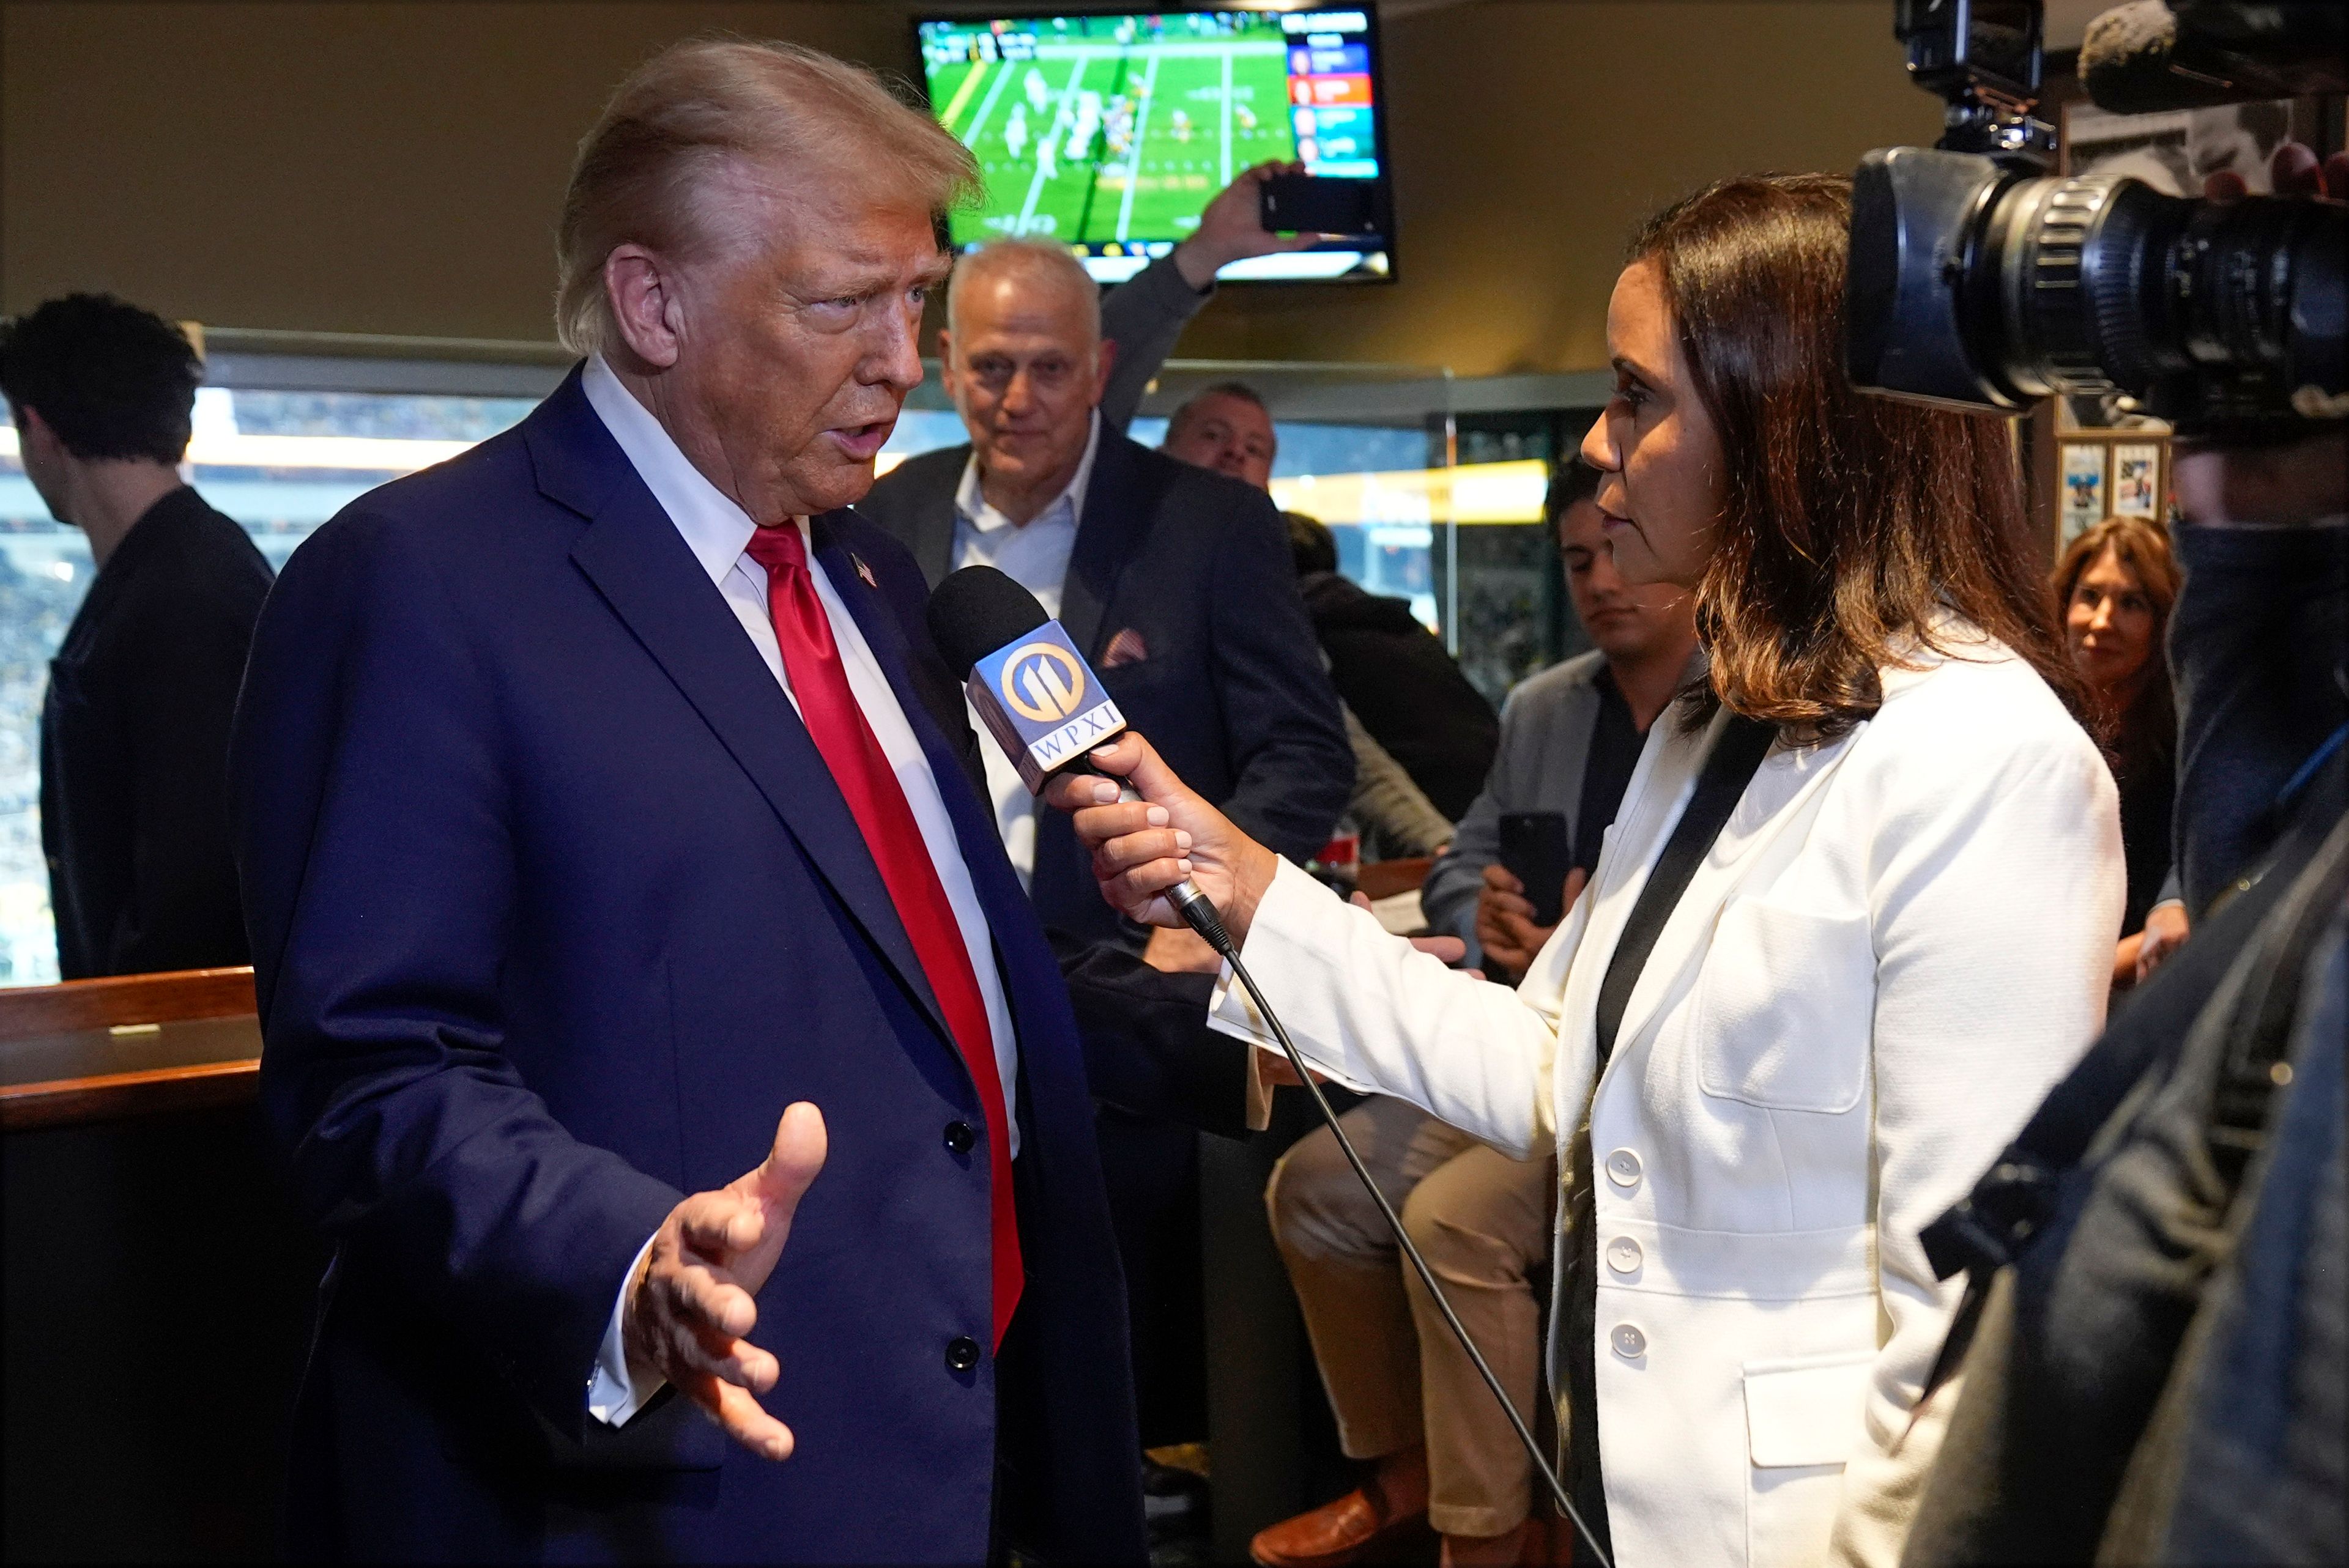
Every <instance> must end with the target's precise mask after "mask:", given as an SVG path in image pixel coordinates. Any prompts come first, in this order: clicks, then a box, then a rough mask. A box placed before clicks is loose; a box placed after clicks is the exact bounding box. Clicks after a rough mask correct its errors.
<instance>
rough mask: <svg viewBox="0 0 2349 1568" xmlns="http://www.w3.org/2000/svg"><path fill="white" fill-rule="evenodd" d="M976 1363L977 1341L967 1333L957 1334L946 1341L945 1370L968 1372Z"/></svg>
mask: <svg viewBox="0 0 2349 1568" xmlns="http://www.w3.org/2000/svg"><path fill="white" fill-rule="evenodd" d="M976 1366H978V1340H976V1339H973V1338H972V1337H971V1336H969V1335H968V1334H957V1335H956V1336H954V1337H953V1338H952V1339H949V1340H947V1371H949V1372H968V1371H969V1370H970V1369H971V1368H972V1367H976Z"/></svg>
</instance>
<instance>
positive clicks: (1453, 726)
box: [1298, 572, 1501, 822]
mask: <svg viewBox="0 0 2349 1568" xmlns="http://www.w3.org/2000/svg"><path fill="white" fill-rule="evenodd" d="M1298 586H1299V589H1300V590H1301V591H1302V592H1303V593H1304V595H1305V611H1306V614H1309V615H1310V616H1312V618H1313V631H1314V634H1315V635H1317V636H1319V638H1320V639H1321V651H1322V652H1323V653H1325V654H1328V655H1330V679H1331V680H1332V681H1334V682H1335V683H1337V686H1338V695H1339V696H1341V697H1343V698H1344V699H1345V701H1346V706H1347V707H1350V708H1352V709H1353V710H1354V717H1357V718H1359V719H1361V721H1362V727H1363V728H1364V729H1367V730H1369V731H1370V732H1371V739H1373V740H1375V741H1377V742H1378V743H1379V744H1380V745H1381V746H1383V747H1385V748H1386V749H1387V753H1388V755H1390V756H1392V758H1394V759H1395V760H1396V761H1397V762H1400V763H1402V768H1403V771H1404V772H1406V773H1408V774H1410V775H1411V779H1412V782H1413V783H1414V784H1416V785H1418V786H1419V788H1420V789H1421V791H1422V792H1423V794H1425V795H1426V796H1427V798H1428V799H1430V800H1432V801H1433V802H1434V803H1435V809H1436V810H1439V811H1441V812H1443V813H1444V816H1445V817H1447V818H1449V819H1450V820H1453V821H1454V822H1457V821H1458V820H1460V819H1461V818H1462V817H1464V816H1465V815H1466V814H1467V811H1468V808H1469V806H1470V805H1471V804H1472V803H1473V802H1474V801H1475V799H1476V791H1477V790H1479V789H1483V788H1484V786H1485V774H1486V773H1487V772H1488V771H1490V770H1491V769H1492V766H1493V754H1494V752H1495V750H1496V749H1498V748H1499V746H1500V743H1501V720H1500V716H1499V715H1497V714H1495V712H1494V711H1493V705H1492V704H1491V703H1489V702H1486V701H1485V695H1484V694H1483V693H1482V692H1480V691H1478V690H1477V689H1476V688H1475V686H1470V685H1469V684H1468V677H1467V676H1464V675H1462V674H1461V673H1460V666H1459V665H1456V664H1454V663H1453V662H1452V655H1450V654H1447V653H1445V652H1444V645H1443V644H1442V643H1440V642H1438V641H1437V640H1436V639H1435V636H1434V634H1433V633H1431V632H1430V631H1429V630H1428V629H1427V628H1426V627H1425V626H1423V625H1421V624H1419V617H1417V616H1416V615H1413V614H1412V613H1411V604H1410V603H1409V602H1408V601H1406V600H1402V599H1389V598H1383V597H1381V596H1380V595H1378V594H1375V593H1371V592H1369V591H1368V590H1366V589H1364V588H1362V587H1361V586H1360V585H1359V584H1357V583H1353V582H1350V581H1349V580H1348V579H1346V578H1344V577H1340V575H1339V574H1338V573H1335V572H1316V573H1312V574H1310V575H1309V576H1308V577H1306V578H1304V579H1303V580H1302V581H1301V582H1300V583H1299V584H1298Z"/></svg>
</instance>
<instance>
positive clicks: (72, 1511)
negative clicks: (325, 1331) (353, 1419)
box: [0, 969, 324, 1563]
mask: <svg viewBox="0 0 2349 1568" xmlns="http://www.w3.org/2000/svg"><path fill="white" fill-rule="evenodd" d="M260 1055H261V1035H260V1030H259V1026H258V1023H257V1021H256V1019H255V1018H254V997H253V972H252V971H251V970H249V969H213V970H193V971H190V972H187V973H183V974H177V975H138V976H130V977H126V978H123V979H117V980H88V981H77V982H73V983H70V984H67V985H48V986H41V987H38V988H26V989H22V990H0V1198H5V1203H0V1264H5V1266H4V1267H0V1315H5V1322H6V1325H7V1333H6V1336H5V1346H0V1418H5V1426H4V1427H0V1452H4V1453H5V1463H4V1464H0V1536H5V1539H0V1557H5V1560H6V1561H8V1562H11V1563H33V1562H58V1561H114V1562H156V1561H169V1562H182V1563H185V1562H250V1561H255V1560H263V1559H268V1558H273V1557H275V1556H277V1555H278V1554H279V1526H278V1520H279V1518H280V1516H281V1513H282V1499H283V1496H284V1491H285V1461H286V1443H287V1435H288V1429H289V1428H288V1421H289V1418H290V1416H291V1413H292V1410H293V1403H294V1389H295V1382H296V1380H297V1378H298V1377H299V1375H300V1371H301V1366H302V1358H303V1355H304V1353H305V1344H306V1338H305V1336H306V1331H307V1326H308V1319H309V1314H310V1300H311V1297H312V1295H313V1294H314V1292H315V1291H316V1285H317V1280H318V1276H319V1273H320V1269H321V1265H322V1263H323V1261H324V1259H323V1252H322V1249H321V1248H320V1247H319V1245H318V1243H317V1242H316V1239H315V1237H314V1235H313V1233H312V1232H311V1230H310V1228H309V1227H308V1225H307V1224H305V1222H303V1220H302V1219H301V1217H300V1216H299V1215H297V1214H296V1213H295V1212H294V1209H293V1205H292V1204H291V1203H290V1202H288V1201H287V1199H286V1195H285V1185H284V1181H283V1179H282V1177H281V1175H280V1172H279V1162H278V1155H277V1153H276V1151H275V1150H274V1149H273V1148H272V1147H271V1144H270V1140H269V1139H268V1137H267V1136H266V1135H265V1133H264V1129H263V1126H262V1122H261V1117H260V1113H259V1107H258V1105H257V1104H256V1103H255V1089H256V1087H257V1083H258V1068H259V1057H260Z"/></svg>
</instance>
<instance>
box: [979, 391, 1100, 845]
mask: <svg viewBox="0 0 2349 1568" xmlns="http://www.w3.org/2000/svg"><path fill="white" fill-rule="evenodd" d="M1100 450H1101V410H1100V409H1098V408H1096V409H1094V410H1093V415H1092V431H1091V433H1090V434H1088V435H1087V436H1086V437H1085V455H1084V456H1083V457H1082V458H1081V459H1078V460H1077V471H1076V474H1075V475H1074V477H1072V478H1071V480H1069V488H1068V489H1066V490H1062V491H1061V493H1060V494H1059V495H1057V496H1055V497H1053V498H1052V503H1051V504H1050V506H1047V507H1046V508H1045V509H1044V510H1043V511H1040V512H1038V513H1037V514H1036V515H1035V516H1034V517H1032V518H1030V519H1029V520H1028V521H1026V522H1014V521H1011V520H1010V519H1009V518H1008V517H1006V516H1004V515H1003V514H1002V513H1001V512H999V511H996V510H995V508H994V506H993V505H992V504H990V503H989V502H988V499H987V496H986V493H985V491H984V490H981V489H980V486H979V475H978V453H977V452H976V451H974V452H972V453H971V455H970V461H969V462H968V463H966V464H964V465H963V470H962V483H961V485H960V486H958V487H957V489H956V490H955V531H954V569H955V570H956V571H957V572H959V571H961V570H962V569H963V568H964V567H966V566H992V567H994V568H995V569H996V570H997V571H998V572H1000V573H1003V574H1004V575H1005V576H1006V577H1009V578H1010V579H1011V580H1012V581H1013V582H1014V583H1019V586H1021V587H1022V588H1025V589H1027V590H1028V592H1030V593H1033V594H1035V595H1036V602H1037V603H1039V604H1041V605H1043V606H1044V614H1047V615H1050V616H1051V617H1052V618H1053V619H1054V620H1056V621H1057V620H1059V619H1060V618H1061V584H1062V583H1065V582H1067V581H1068V576H1069V555H1070V552H1071V551H1073V550H1075V549H1076V546H1077V524H1078V522H1079V521H1081V520H1082V519H1083V517H1084V514H1085V491H1086V490H1087V489H1089V488H1090V487H1091V486H1092V480H1093V456H1094V454H1095V453H1097V452H1099V451H1100ZM970 727H971V729H972V730H973V731H974V732H975V733H977V734H978V735H982V736H983V735H986V734H987V733H988V730H987V726H986V724H985V722H984V721H983V720H981V719H980V718H979V717H978V713H977V711H976V710H974V711H973V712H972V714H971V716H970ZM978 749H979V754H980V755H981V756H982V757H984V758H986V760H987V790H988V794H989V795H990V796H992V797H993V798H994V800H995V827H996V831H997V832H998V833H999V835H1000V836H1001V837H1002V840H1003V851H1004V853H1005V854H1007V855H1009V856H1010V857H1011V865H1012V869H1013V870H1015V871H1017V872H1019V883H1020V885H1021V886H1022V887H1025V886H1027V885H1028V882H1029V881H1030V878H1031V877H1032V876H1033V875H1034V874H1035V870H1036V797H1034V796H1033V795H1030V793H1028V786H1027V785H1026V784H1025V783H1023V782H1021V781H1020V778H1019V769H1017V768H1014V767H1013V766H1012V765H1011V759H1010V758H1008V757H1006V756H1005V755H1004V754H1003V748H1001V747H999V746H981V747H980V748H978Z"/></svg>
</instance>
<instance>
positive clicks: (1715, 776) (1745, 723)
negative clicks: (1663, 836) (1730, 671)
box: [1599, 714, 1778, 1067]
mask: <svg viewBox="0 0 2349 1568" xmlns="http://www.w3.org/2000/svg"><path fill="white" fill-rule="evenodd" d="M1777 734H1778V731H1777V727H1775V725H1768V724H1764V723H1762V722H1761V721H1760V720H1758V719H1752V718H1746V717H1742V716H1739V715H1735V714H1733V715H1731V716H1730V719H1729V724H1728V727H1726V728H1724V729H1723V731H1722V733H1721V738H1720V739H1718V740H1716V741H1714V742H1713V751H1712V754H1711V755H1709V756H1708V757H1706V758H1705V759H1704V770H1703V771H1702V772H1701V773H1699V774H1698V775H1697V780H1696V792H1695V793H1694V794H1692V795H1691V796H1690V797H1689V803H1688V809H1687V810H1684V811H1682V813H1681V820H1680V822H1679V823H1678V825H1676V826H1675V827H1674V828H1673V829H1672V836H1671V838H1670V839H1669V840H1667V841H1665V843H1664V852H1663V853H1662V854H1661V855H1659V856H1658V857H1657V858H1656V864H1655V869H1654V870H1652V871H1651V872H1649V873H1648V882H1647V885H1646V886H1645V887H1642V888H1641V889H1640V899H1639V902H1638V903H1634V904H1633V905H1632V906H1631V918H1630V920H1629V921H1627V922H1626V923H1624V926H1623V934H1622V936H1621V937H1620V938H1619V940H1618V941H1617V942H1616V944H1615V955H1614V956H1613V957H1612V958H1610V959H1609V960H1608V961H1607V978H1606V979H1605V980H1604V981H1602V982H1600V984H1599V1065H1600V1066H1601V1067H1604V1066H1606V1064H1607V1059H1608V1058H1609V1057H1611V1056H1613V1055H1614V1054H1615V1033H1616V1031H1617V1030H1619V1029H1620V1028H1621V1027H1622V1026H1623V1009H1624V1008H1625V1007H1627V1006H1630V1002H1631V990H1632V987H1633V986H1635V985H1638V984H1639V983H1640V970H1642V969H1644V968H1645V967H1647V964H1648V954H1650V953H1651V951H1653V950H1654V948H1655V945H1656V938H1657V937H1658V936H1660V935H1661V934H1663V929H1664V923H1665V922H1666V921H1668V920H1670V919H1671V915H1672V909H1673V907H1674V906H1675V905H1677V904H1678V903H1680V902H1681V894H1682V893H1683V892H1687V891H1688V884H1689V879H1691V878H1692V877H1693V876H1695V875H1696V868H1697V867H1698V866H1699V865H1700V864H1702V862H1703V860H1704V857H1705V854H1706V852H1707V851H1710V850H1711V849H1712V848H1713V840H1715V839H1717V838H1719V837H1721V830H1722V826H1723V824H1724V823H1726V822H1727V821H1728V820H1729V814H1730V813H1731V812H1732V811H1733V810H1736V809H1737V802H1738V801H1739V799H1742V798H1743V797H1744V794H1745V786H1746V785H1747V784H1749V783H1751V782H1753V779H1754V773H1755V772H1756V771H1757V770H1758V769H1760V768H1761V766H1762V758H1763V756H1764V754H1765V753H1767V752H1768V751H1769V749H1770V742H1771V741H1772V740H1774V739H1775V738H1777Z"/></svg>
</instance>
